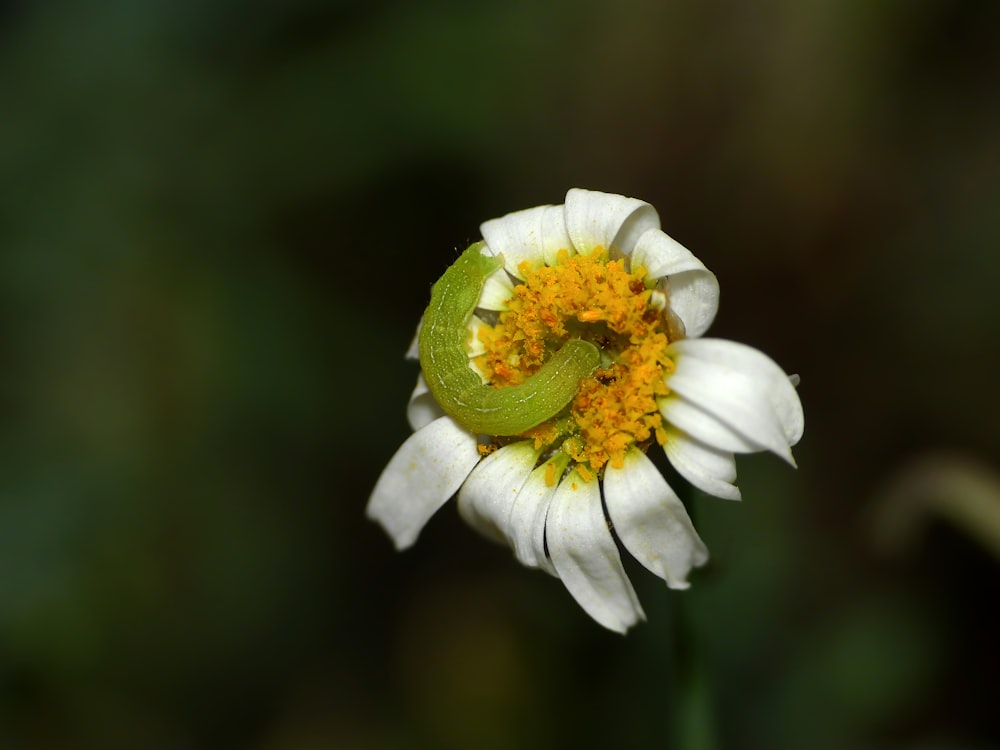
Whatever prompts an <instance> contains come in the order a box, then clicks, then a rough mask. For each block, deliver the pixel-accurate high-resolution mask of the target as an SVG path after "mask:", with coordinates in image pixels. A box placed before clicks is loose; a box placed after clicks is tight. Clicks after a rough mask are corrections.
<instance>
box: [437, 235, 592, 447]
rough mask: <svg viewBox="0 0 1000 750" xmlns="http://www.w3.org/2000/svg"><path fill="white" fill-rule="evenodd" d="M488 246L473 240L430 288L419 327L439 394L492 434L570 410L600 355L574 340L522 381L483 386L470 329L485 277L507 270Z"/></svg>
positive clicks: (458, 415) (449, 407) (463, 418)
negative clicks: (470, 348) (472, 361)
mask: <svg viewBox="0 0 1000 750" xmlns="http://www.w3.org/2000/svg"><path fill="white" fill-rule="evenodd" d="M485 244H486V243H485V242H476V243H474V244H472V245H470V246H469V248H468V249H467V250H466V251H465V252H464V253H462V255H461V256H459V258H458V260H456V261H455V262H454V263H453V264H452V265H451V266H450V267H449V268H448V270H447V271H445V272H444V275H443V276H442V277H441V278H440V279H439V280H438V282H437V283H436V284H435V285H434V288H433V289H432V290H431V302H430V304H429V305H428V306H427V310H426V312H424V320H423V323H422V324H421V327H420V366H421V368H422V369H423V371H424V378H425V379H426V380H427V387H428V388H429V389H430V392H431V394H432V395H433V396H434V399H435V400H436V401H437V402H438V404H440V405H441V408H442V409H444V412H445V414H447V415H448V416H450V417H451V418H452V419H454V420H455V421H456V422H458V423H459V424H461V425H462V426H463V427H465V428H466V429H468V430H470V431H472V432H477V433H482V434H486V435H518V434H520V433H522V432H525V431H526V430H530V429H531V428H532V427H537V426H538V425H540V424H541V423H542V422H545V421H546V420H549V419H551V418H552V417H554V416H555V415H556V414H558V413H559V412H560V411H562V410H563V409H564V408H566V406H567V405H568V404H569V402H570V401H572V400H573V397H574V396H575V395H576V392H577V389H578V388H579V385H580V381H581V380H582V379H583V378H586V377H588V376H589V375H591V374H592V373H593V372H594V370H596V369H597V367H598V365H599V364H600V362H601V355H600V352H599V351H598V349H597V347H596V346H595V345H594V344H592V343H590V342H589V341H582V340H580V339H571V340H570V341H567V342H566V343H565V344H563V346H562V348H560V349H559V351H557V352H556V353H555V354H553V355H552V357H551V358H550V359H549V361H548V362H546V363H545V364H544V365H543V366H542V368H541V369H540V370H539V371H538V372H536V373H535V374H534V375H532V376H530V377H529V378H527V379H526V380H525V381H524V382H523V383H521V384H519V385H512V386H507V387H504V388H494V387H493V386H490V385H484V384H483V383H482V380H481V378H480V377H479V375H477V374H476V373H475V372H474V371H473V370H472V368H470V367H469V356H468V354H467V352H466V341H467V339H468V335H469V333H468V328H467V327H466V326H467V325H468V322H469V318H470V317H471V316H472V313H473V311H474V310H475V309H476V303H477V302H478V301H479V296H480V295H481V294H482V291H483V286H484V285H485V283H486V278H487V277H488V276H489V275H490V274H492V273H494V272H495V271H497V270H498V269H500V268H501V267H503V259H502V258H498V257H493V256H489V255H483V253H482V248H483V247H484V246H485Z"/></svg>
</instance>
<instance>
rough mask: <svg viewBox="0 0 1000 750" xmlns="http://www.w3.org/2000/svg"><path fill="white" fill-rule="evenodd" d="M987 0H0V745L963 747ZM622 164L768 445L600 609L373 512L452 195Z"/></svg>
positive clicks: (982, 700)
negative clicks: (624, 632)
mask: <svg viewBox="0 0 1000 750" xmlns="http://www.w3.org/2000/svg"><path fill="white" fill-rule="evenodd" d="M998 80H1000V4H998V3H995V2H993V1H992V0H978V1H966V2H956V1H955V0H908V1H907V2H900V1H898V0H897V1H887V2H869V0H847V1H846V2H845V1H841V0H819V1H817V2H798V0H766V1H765V2H759V3H743V2H739V0H728V2H721V3H694V2H679V1H675V0H670V1H667V2H639V1H638V0H620V1H619V2H616V3H610V2H598V1H597V0H557V1H556V2H551V3H546V4H538V3H532V2H527V1H526V0H502V1H501V0H487V1H484V2H476V3H469V2H460V1H459V0H451V1H447V0H441V1H440V2H427V3H404V2H392V1H391V0H381V1H374V2H372V1H369V2H359V1H358V0H353V1H352V0H341V1H340V2H336V1H334V2H320V1H319V0H284V1H283V2H278V0H244V1H243V2H240V3H236V2H230V1H229V0H218V1H217V2H194V1H193V0H173V1H168V0H146V1H145V2H131V1H129V0H108V1H106V2H95V1H93V0H91V1H89V2H88V1H87V0H79V1H77V2H69V1H68V0H67V1H58V0H57V1H54V2H49V3H28V2H16V1H12V0H7V1H6V2H0V409H2V418H0V747H2V748H5V749H6V748H11V749H12V750H20V749H21V748H32V749H34V748H39V749H42V750H45V749H48V748H52V749H56V748H106V749H111V750H115V749H117V748H123V749H124V748H151V749H154V750H155V749H158V748H165V749H166V748H170V749H172V748H206V749H212V750H216V749H219V748H250V749H252V750H314V749H318V748H456V749H458V748H470V747H477V748H488V749H493V748H526V749H528V750H530V749H531V748H543V747H563V746H571V745H573V746H577V747H608V746H614V747H676V746H677V744H676V742H674V741H673V740H672V738H674V737H676V735H677V730H676V728H677V726H678V725H679V724H681V723H682V722H683V721H684V717H683V716H682V715H681V714H682V711H681V710H680V709H679V706H683V705H684V695H683V694H682V692H683V691H682V690H681V687H680V685H679V683H678V682H677V680H676V679H675V675H676V674H677V671H678V667H679V664H683V663H684V662H685V660H686V659H687V658H688V656H689V655H687V654H685V653H684V649H683V648H679V647H677V646H676V645H675V642H676V639H675V637H674V636H675V634H676V632H677V631H678V628H679V625H678V623H679V622H681V621H682V618H681V617H680V613H681V609H682V608H683V611H684V613H685V614H684V617H685V618H687V619H688V621H689V622H691V623H693V624H694V627H693V630H694V634H695V636H696V638H697V641H698V644H699V645H698V649H699V653H700V654H701V656H700V658H701V659H703V660H704V664H705V665H706V667H707V668H708V670H709V680H710V683H711V705H710V716H708V717H707V726H708V727H710V731H711V733H712V734H713V735H714V739H715V740H716V742H717V743H718V746H719V747H725V748H737V749H739V748H761V747H768V748H818V749H819V750H824V749H826V748H829V749H830V750H834V749H838V748H915V749H919V750H939V749H943V748H956V749H960V750H961V749H973V748H988V747H1000V718H998V713H997V705H998V697H1000V696H998V690H997V687H996V685H997V678H996V675H997V674H998V671H1000V639H998V637H997V636H998V628H997V619H996V614H995V609H994V608H995V605H996V602H997V601H998V599H1000V579H998V573H1000V568H998V556H1000V521H998V519H997V514H998V508H1000V490H998V480H997V478H996V475H995V472H996V471H997V457H998V456H1000V429H998V428H1000V399H998V397H997V391H996V375H995V373H996V372H997V370H998V369H1000V341H998V331H1000V300H998V296H997V292H996V287H997V282H998V280H1000V254H998V242H1000V98H998V97H997V95H996V86H997V81H998ZM574 186H578V187H588V188H592V189H600V190H606V191H611V192H620V193H625V194H629V195H635V196H638V197H641V198H643V199H645V200H648V201H650V202H651V203H653V204H654V205H655V206H656V207H657V208H658V209H659V212H660V214H661V217H662V220H663V224H664V227H665V229H666V230H667V231H668V232H669V233H670V234H672V235H673V236H674V237H676V238H677V239H678V240H680V241H681V242H683V243H684V244H685V245H687V246H688V247H690V248H691V249H692V250H693V251H694V252H695V253H696V254H697V255H698V256H699V257H701V258H702V259H703V260H704V261H705V262H706V264H707V265H708V266H709V267H710V268H711V269H712V270H714V271H715V272H716V273H717V274H718V276H719V279H720V282H721V286H722V307H721V310H720V314H719V317H718V318H717V321H716V324H715V326H714V327H713V329H712V331H711V333H712V335H715V336H720V337H724V338H731V339H736V340H740V341H744V342H746V343H748V344H751V345H753V346H756V347H758V348H760V349H762V350H764V351H765V352H767V353H769V354H770V355H771V356H773V357H774V358H775V359H776V360H777V361H778V362H780V363H781V364H782V366H783V367H785V369H787V370H788V371H789V372H798V373H800V374H801V376H802V385H801V387H800V393H801V396H802V400H803V402H804V405H805V410H806V435H805V439H804V440H803V442H802V443H801V444H800V446H799V447H798V449H797V450H796V455H797V458H798V461H799V469H798V471H797V472H796V471H792V470H790V469H789V468H788V467H786V466H784V465H783V464H781V462H780V461H778V460H777V459H776V458H774V457H772V456H752V457H746V458H742V459H741V460H740V462H739V467H740V473H741V486H742V488H743V492H744V497H745V498H746V499H745V501H744V502H743V503H741V504H734V503H728V502H726V501H721V500H716V499H712V498H707V497H704V496H698V495H696V494H694V493H690V494H691V495H692V502H693V506H694V512H695V513H696V516H697V521H698V525H699V529H700V531H701V533H702V536H703V537H704V539H705V540H706V542H707V543H708V545H709V547H710V549H711V551H712V555H713V559H712V562H711V563H710V565H709V566H708V567H707V568H705V569H704V570H702V571H698V572H697V573H696V574H695V575H694V577H693V587H692V589H691V590H690V591H688V592H685V593H678V592H668V591H666V590H665V589H664V587H663V586H662V584H661V583H660V582H659V581H658V580H657V579H654V578H653V577H652V576H651V575H650V574H648V573H646V572H645V571H643V570H641V569H637V566H632V567H630V572H632V574H633V579H634V581H635V583H636V586H637V589H638V591H639V594H640V597H641V599H642V601H643V604H644V606H645V608H646V611H647V614H648V615H649V622H648V623H646V624H644V625H642V626H640V627H638V628H637V629H635V630H634V631H633V632H632V633H630V634H629V635H628V636H627V637H626V638H621V637H619V636H615V635H613V634H611V633H607V632H604V631H603V630H601V629H600V628H599V627H598V626H596V625H594V624H593V623H592V622H591V621H590V620H589V619H588V618H587V617H586V615H584V613H583V612H582V611H581V610H579V609H578V608H577V606H576V605H575V604H574V603H573V601H572V599H571V598H570V596H569V595H568V594H567V593H566V592H565V591H564V590H563V588H562V586H561V585H560V584H559V582H558V581H556V580H554V579H550V578H549V577H547V576H545V575H542V574H540V573H537V572H532V571H528V570H526V569H523V568H521V567H519V566H518V565H517V564H516V563H515V562H514V561H513V558H512V557H511V555H510V554H509V552H508V551H506V550H504V549H501V548H499V547H496V546H493V545H491V544H489V543H486V542H485V541H483V540H480V539H479V538H478V537H476V535H475V534H474V533H473V532H472V531H471V530H469V529H467V528H466V527H465V526H463V525H462V524H461V522H460V521H459V520H458V518H457V514H456V512H455V509H454V507H453V505H448V506H446V507H445V509H444V510H443V511H442V512H441V513H439V515H438V516H436V517H435V518H434V519H433V521H432V522H431V524H430V525H429V526H428V527H427V529H426V530H425V531H424V533H423V534H422V536H421V539H420V541H419V543H418V544H417V546H416V547H415V548H414V549H412V550H410V551H408V552H406V553H404V554H396V553H395V552H394V551H393V549H392V547H391V544H390V543H389V541H388V538H387V537H385V536H384V534H383V533H382V532H381V530H380V529H379V528H378V527H376V526H375V525H373V524H371V523H369V522H367V521H366V520H365V519H364V515H363V510H364V505H365V502H366V500H367V496H368V493H369V492H370V490H371V487H372V486H373V484H374V482H375V479H376V478H377V476H378V473H379V471H380V470H381V468H382V466H384V464H385V463H386V461H387V460H388V459H389V457H390V456H391V455H392V453H393V452H394V451H395V449H396V447H397V446H398V445H399V444H400V443H401V442H402V441H403V440H404V439H405V438H406V436H407V435H408V433H409V430H408V427H407V425H406V421H405V417H404V407H405V404H406V400H407V396H408V395H409V391H410V389H411V387H412V384H413V381H414V378H415V376H416V368H415V366H414V365H413V363H410V362H405V361H404V360H403V359H402V353H403V351H404V350H405V349H406V347H407V345H408V343H409V341H410V338H411V336H412V334H413V331H414V327H415V325H416V321H417V319H418V317H419V315H420V313H421V311H422V308H423V305H424V304H426V300H427V296H428V291H429V287H430V284H431V283H432V282H433V281H434V280H435V279H436V278H437V276H438V275H439V274H440V273H441V271H442V270H443V269H444V268H445V267H446V265H447V264H448V263H449V262H450V261H451V260H452V259H453V258H454V257H455V254H456V251H457V250H458V249H461V248H464V247H465V246H466V245H467V244H468V243H469V242H470V241H472V240H474V239H477V238H478V229H477V228H478V225H479V223H480V222H481V221H483V220H485V219H488V218H491V217H494V216H498V215H501V214H504V213H506V212H508V211H512V210H516V209H520V208H526V207H528V206H532V205H536V204H540V203H560V202H562V199H563V196H564V194H565V191H566V189H567V188H569V187H574Z"/></svg>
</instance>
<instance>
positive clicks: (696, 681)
mask: <svg viewBox="0 0 1000 750" xmlns="http://www.w3.org/2000/svg"><path fill="white" fill-rule="evenodd" d="M689 596H691V594H690V593H688V594H685V595H683V599H684V601H682V602H679V603H678V608H677V609H678V611H677V622H676V627H675V633H676V638H675V645H676V653H675V659H674V663H675V672H676V684H677V690H676V693H675V695H676V705H675V710H674V738H673V739H674V742H673V744H672V747H675V748H678V750H714V748H716V747H717V746H718V742H717V738H716V733H715V722H714V711H713V706H712V690H711V680H710V676H709V670H708V664H707V660H706V658H705V654H704V652H703V650H702V647H701V643H700V642H699V639H698V637H697V630H696V627H695V623H694V621H693V617H692V608H693V607H692V605H694V604H696V602H694V601H689V600H688V597H689Z"/></svg>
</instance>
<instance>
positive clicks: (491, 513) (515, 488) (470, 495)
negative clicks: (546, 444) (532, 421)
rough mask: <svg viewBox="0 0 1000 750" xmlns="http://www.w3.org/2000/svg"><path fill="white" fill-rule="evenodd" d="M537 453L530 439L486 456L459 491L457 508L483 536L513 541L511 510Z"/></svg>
mask: <svg viewBox="0 0 1000 750" xmlns="http://www.w3.org/2000/svg"><path fill="white" fill-rule="evenodd" d="M538 454H539V451H536V450H535V449H534V447H533V445H532V443H531V441H530V440H522V441H520V442H517V443H511V444H510V445H506V446H504V447H503V448H501V449H500V450H498V451H495V452H494V453H491V454H490V455H488V456H487V457H486V458H484V459H483V460H482V462H481V463H480V464H479V466H477V467H476V468H475V469H474V470H473V472H472V473H471V474H470V475H469V478H468V479H466V480H465V484H463V485H462V489H461V490H460V491H459V493H458V512H459V513H460V514H461V515H462V518H464V519H465V521H466V523H468V524H469V525H470V526H471V527H472V528H474V529H475V530H476V531H478V532H480V533H481V534H483V535H484V536H487V537H490V538H491V539H496V540H497V541H499V542H507V543H510V537H511V535H510V521H509V519H510V511H511V508H513V507H514V501H515V500H516V499H517V494H518V492H520V490H521V487H523V486H524V483H525V482H526V481H527V480H528V475H529V474H531V470H532V469H534V468H535V461H537V460H538ZM511 546H513V545H511Z"/></svg>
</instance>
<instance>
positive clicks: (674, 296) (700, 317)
mask: <svg viewBox="0 0 1000 750" xmlns="http://www.w3.org/2000/svg"><path fill="white" fill-rule="evenodd" d="M668 284H669V287H670V289H669V298H670V309H671V310H673V311H674V312H675V313H676V314H677V317H679V318H680V319H681V320H682V321H684V332H685V333H686V334H687V335H688V336H690V337H691V338H697V337H698V336H701V335H702V334H703V333H705V331H707V330H708V329H709V327H710V326H711V325H712V321H713V320H715V314H716V313H717V312H718V311H719V281H718V279H716V278H715V274H714V273H712V272H711V271H685V272H684V273H678V274H674V275H673V276H671V277H670V278H669V279H668Z"/></svg>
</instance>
